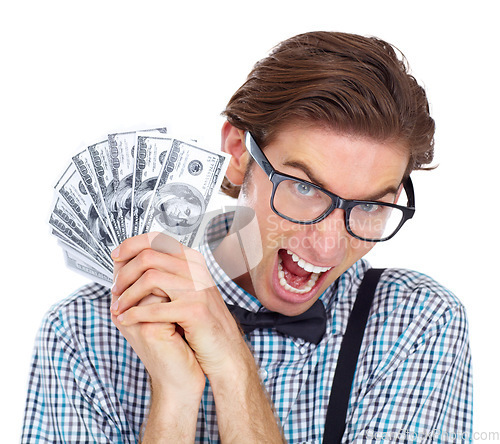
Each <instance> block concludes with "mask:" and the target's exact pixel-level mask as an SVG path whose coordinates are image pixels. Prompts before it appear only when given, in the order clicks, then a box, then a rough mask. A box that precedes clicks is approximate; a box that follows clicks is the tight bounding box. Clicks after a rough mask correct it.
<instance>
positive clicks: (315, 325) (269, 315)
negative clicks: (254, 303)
mask: <svg viewBox="0 0 500 444" xmlns="http://www.w3.org/2000/svg"><path fill="white" fill-rule="evenodd" d="M227 308H228V309H229V311H230V312H231V313H232V315H233V316H234V317H235V318H236V319H237V320H238V321H239V323H240V326H241V328H242V329H243V331H244V332H245V333H249V332H251V331H253V330H255V329H256V328H275V329H276V330H277V331H279V332H280V333H283V334H285V335H288V336H293V337H295V338H302V339H305V340H306V341H307V342H312V343H313V344H316V345H317V344H319V342H320V341H321V338H322V337H323V335H324V334H325V330H326V311H325V306H324V305H323V303H322V302H321V301H320V300H319V299H318V300H317V301H316V302H315V303H314V304H313V305H312V306H311V308H309V310H307V311H306V312H304V313H302V314H299V315H297V316H285V315H283V314H281V313H275V312H258V313H254V312H252V311H248V310H245V309H244V308H241V307H238V306H236V305H230V304H227Z"/></svg>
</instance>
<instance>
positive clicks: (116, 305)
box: [111, 301, 120, 311]
mask: <svg viewBox="0 0 500 444" xmlns="http://www.w3.org/2000/svg"><path fill="white" fill-rule="evenodd" d="M119 306H120V302H119V301H116V302H115V303H114V304H113V305H112V306H111V311H118V307H119Z"/></svg>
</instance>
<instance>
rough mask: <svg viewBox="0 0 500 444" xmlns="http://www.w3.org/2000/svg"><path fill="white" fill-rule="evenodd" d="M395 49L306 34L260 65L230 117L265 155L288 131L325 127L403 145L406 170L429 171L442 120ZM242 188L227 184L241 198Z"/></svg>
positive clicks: (372, 41)
mask: <svg viewBox="0 0 500 444" xmlns="http://www.w3.org/2000/svg"><path fill="white" fill-rule="evenodd" d="M398 52H399V51H397V50H395V48H393V47H392V46H391V45H390V44H388V43H387V42H384V41H383V40H380V39H377V38H374V37H362V36H359V35H354V34H345V33H337V32H310V33H306V34H300V35H297V36H295V37H292V38H290V39H288V40H285V41H283V42H282V43H280V44H279V45H277V46H276V47H275V48H274V49H273V50H272V51H271V53H270V54H269V56H268V57H266V58H264V59H262V60H261V61H259V62H257V63H256V64H255V66H254V68H253V70H252V71H251V72H250V74H249V75H248V78H247V80H246V82H245V83H244V84H243V85H242V86H241V87H240V88H239V89H238V90H237V91H236V93H235V94H234V95H233V97H232V98H231V99H230V100H229V103H228V104H227V106H226V109H225V110H224V111H223V113H222V115H224V116H225V117H226V118H227V120H228V121H229V123H231V124H232V125H233V126H235V127H237V128H239V129H242V130H248V131H250V132H251V133H252V135H253V136H254V137H255V139H256V141H257V142H258V143H259V145H260V146H261V147H262V148H264V147H265V146H266V145H268V144H269V143H271V142H272V140H273V137H274V136H275V135H276V134H277V132H278V131H279V130H280V129H281V128H282V127H283V126H284V125H286V124H290V123H293V122H297V121H303V122H308V123H314V124H318V125H321V126H324V127H327V128H331V129H334V130H336V131H340V132H343V133H348V134H354V135H360V136H367V137H371V138H373V139H375V140H378V141H387V140H393V141H397V142H403V143H404V144H405V145H406V146H408V149H409V150H410V162H409V164H408V168H407V171H406V175H409V174H410V172H411V171H413V170H415V169H426V168H424V167H423V165H426V164H429V163H430V162H431V161H432V159H433V155H434V120H433V119H432V118H431V116H430V115H429V104H428V102H427V97H426V95H425V91H424V89H423V88H422V87H421V86H419V85H418V83H417V81H416V80H415V78H414V77H413V76H411V75H410V74H409V73H408V65H407V62H406V59H405V57H404V56H403V55H402V54H401V53H400V57H398ZM239 188H240V187H237V186H234V185H233V184H231V183H230V182H229V181H228V180H227V179H225V180H224V183H223V185H222V190H223V191H224V192H225V193H226V194H228V195H230V196H233V197H236V196H238V194H239Z"/></svg>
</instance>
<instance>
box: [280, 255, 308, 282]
mask: <svg viewBox="0 0 500 444" xmlns="http://www.w3.org/2000/svg"><path fill="white" fill-rule="evenodd" d="M279 255H280V258H281V261H282V263H281V266H282V267H283V271H284V273H285V279H286V281H287V282H288V285H291V286H292V287H294V288H300V287H302V286H304V285H305V284H306V282H307V281H309V278H310V277H311V274H312V273H310V272H308V271H306V270H304V269H303V268H302V267H299V266H298V265H297V263H296V262H294V261H293V259H292V256H290V255H289V254H288V253H287V252H286V251H285V250H280V251H279Z"/></svg>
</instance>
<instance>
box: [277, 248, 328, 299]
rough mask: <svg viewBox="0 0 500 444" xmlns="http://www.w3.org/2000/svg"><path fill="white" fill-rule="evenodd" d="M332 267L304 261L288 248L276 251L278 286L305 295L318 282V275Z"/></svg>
mask: <svg viewBox="0 0 500 444" xmlns="http://www.w3.org/2000/svg"><path fill="white" fill-rule="evenodd" d="M331 268H332V267H319V266H317V265H313V264H311V263H309V262H306V261H305V260H304V259H302V258H300V257H299V256H297V255H296V254H295V253H293V252H292V251H290V250H283V249H282V250H279V252H278V280H279V284H280V286H281V287H282V288H283V289H285V290H287V291H289V292H291V293H296V294H300V295H305V294H307V293H309V292H310V291H312V290H313V289H314V288H315V286H316V285H317V284H318V279H319V278H320V276H321V275H322V274H323V273H325V272H327V271H329V270H330V269H331Z"/></svg>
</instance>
